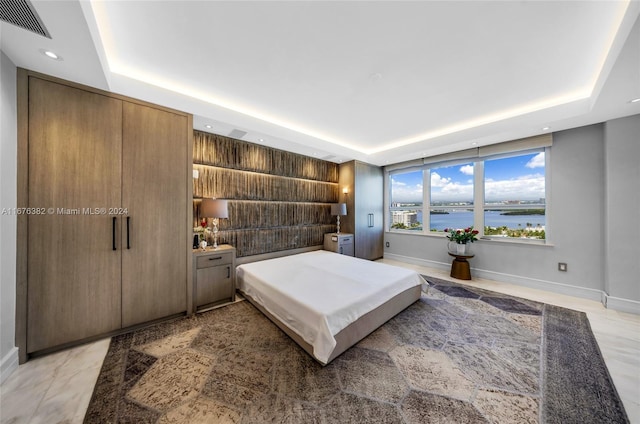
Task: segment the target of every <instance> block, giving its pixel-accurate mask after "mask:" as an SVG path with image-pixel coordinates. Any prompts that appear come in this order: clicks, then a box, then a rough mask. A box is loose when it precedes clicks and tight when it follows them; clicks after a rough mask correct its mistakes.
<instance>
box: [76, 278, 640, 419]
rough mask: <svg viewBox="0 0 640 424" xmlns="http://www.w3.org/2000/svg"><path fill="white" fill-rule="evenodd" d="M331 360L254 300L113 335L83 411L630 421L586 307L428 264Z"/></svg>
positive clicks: (92, 414) (90, 415)
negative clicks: (369, 328) (437, 272)
mask: <svg viewBox="0 0 640 424" xmlns="http://www.w3.org/2000/svg"><path fill="white" fill-rule="evenodd" d="M426 278H427V280H429V281H430V282H431V283H432V287H431V288H430V289H429V293H428V294H426V295H423V297H422V298H421V299H420V300H419V301H417V302H416V303H414V304H413V305H411V306H410V307H409V308H407V309H406V310H405V311H403V312H402V313H400V314H398V315H397V316H396V317H395V318H393V319H391V320H390V321H389V322H387V323H386V324H385V325H383V326H382V327H380V328H379V329H378V330H376V331H375V332H374V333H372V334H371V335H369V336H368V337H367V338H365V339H364V340H362V341H361V342H360V343H359V344H357V345H356V346H355V347H353V348H351V349H349V350H348V351H346V352H345V353H344V354H342V355H341V356H340V357H338V358H337V359H335V360H334V361H333V362H332V363H331V364H329V365H328V366H326V367H321V366H320V365H319V364H318V363H316V362H315V361H314V360H313V359H312V358H311V357H310V356H309V355H307V354H306V353H305V352H304V351H303V350H302V349H301V348H299V347H298V346H297V345H296V344H295V343H294V342H293V341H291V340H290V339H289V338H288V337H287V336H286V335H285V334H284V333H283V332H282V331H280V330H279V329H278V328H277V327H276V326H275V325H274V324H272V323H271V322H270V321H269V320H268V319H267V318H266V317H264V315H262V314H261V313H260V312H259V311H257V310H256V309H255V308H254V307H253V306H252V305H251V304H250V303H248V302H239V303H235V304H233V305H230V306H226V307H223V308H220V309H216V310H213V311H210V312H206V313H203V314H198V315H195V316H193V317H190V318H183V319H179V320H175V321H172V322H168V323H162V324H158V325H155V326H153V327H150V328H147V329H142V330H138V331H135V332H132V333H129V334H125V335H121V336H117V337H114V338H113V339H112V341H111V346H110V348H109V352H108V353H107V356H106V358H105V361H104V364H103V366H102V370H101V372H100V376H99V377H98V382H97V384H96V387H95V389H94V393H93V397H92V400H91V403H90V405H89V408H88V410H87V413H86V416H85V423H265V422H269V423H292V424H297V423H500V424H503V423H625V422H628V418H627V416H626V414H625V411H624V408H623V406H622V402H621V401H620V398H619V396H618V395H617V392H616V390H615V387H614V386H613V383H612V381H611V378H610V376H609V374H608V371H607V369H606V367H605V364H604V361H603V359H602V355H601V354H600V351H599V349H598V346H597V344H596V341H595V339H594V337H593V333H592V332H591V329H590V327H589V323H588V321H587V318H586V315H585V314H584V313H581V312H576V311H571V310H568V309H564V308H559V307H554V306H550V305H545V304H541V303H537V302H533V301H529V300H525V299H520V298H516V297H512V296H507V295H502V294H498V293H494V292H489V291H486V290H481V289H476V288H472V287H468V286H462V285H457V284H454V283H450V282H447V281H443V280H438V279H435V278H430V277H426Z"/></svg>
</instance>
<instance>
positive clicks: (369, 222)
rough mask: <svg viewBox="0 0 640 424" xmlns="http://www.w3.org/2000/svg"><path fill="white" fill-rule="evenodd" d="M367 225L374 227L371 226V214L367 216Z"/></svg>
mask: <svg viewBox="0 0 640 424" xmlns="http://www.w3.org/2000/svg"><path fill="white" fill-rule="evenodd" d="M367 224H368V226H369V227H373V225H374V224H373V214H372V213H370V214H368V215H367Z"/></svg>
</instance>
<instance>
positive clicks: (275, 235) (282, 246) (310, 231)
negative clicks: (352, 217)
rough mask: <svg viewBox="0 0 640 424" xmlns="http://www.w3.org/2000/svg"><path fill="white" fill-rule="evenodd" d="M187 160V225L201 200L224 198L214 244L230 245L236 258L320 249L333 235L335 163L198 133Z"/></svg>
mask: <svg viewBox="0 0 640 424" xmlns="http://www.w3.org/2000/svg"><path fill="white" fill-rule="evenodd" d="M193 158H194V162H195V164H194V169H196V170H198V171H199V178H197V179H194V180H193V196H194V202H193V225H194V227H195V226H197V225H198V223H199V222H200V203H201V199H202V198H205V197H213V198H221V199H227V200H228V205H229V218H228V219H221V220H220V224H219V226H218V227H219V229H220V233H219V235H218V243H219V244H220V243H229V244H231V245H233V246H235V247H236V249H237V257H244V256H252V255H261V254H265V253H270V252H278V251H284V250H290V249H298V248H305V247H310V246H318V245H320V246H321V245H322V244H323V237H324V234H325V233H328V232H331V231H335V225H332V224H333V223H334V222H335V217H333V216H331V204H332V203H336V202H338V199H339V186H338V179H337V169H338V167H337V165H336V164H334V163H331V162H326V161H323V160H319V159H315V158H310V157H307V156H302V155H298V154H295V153H290V152H283V151H281V150H277V149H272V148H269V147H265V146H259V145H255V144H252V143H247V142H243V141H240V140H234V139H231V138H228V137H223V136H217V135H213V134H207V133H202V132H199V131H194V148H193ZM209 241H211V239H210V240H209Z"/></svg>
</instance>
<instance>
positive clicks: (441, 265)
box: [384, 253, 451, 271]
mask: <svg viewBox="0 0 640 424" xmlns="http://www.w3.org/2000/svg"><path fill="white" fill-rule="evenodd" d="M384 258H385V259H391V260H394V261H398V262H406V263H408V264H412V265H419V266H426V267H429V268H437V269H442V270H444V271H446V270H448V269H450V268H451V264H450V263H445V262H437V261H430V260H427V259H420V258H412V257H411V256H403V255H396V254H395V253H385V254H384Z"/></svg>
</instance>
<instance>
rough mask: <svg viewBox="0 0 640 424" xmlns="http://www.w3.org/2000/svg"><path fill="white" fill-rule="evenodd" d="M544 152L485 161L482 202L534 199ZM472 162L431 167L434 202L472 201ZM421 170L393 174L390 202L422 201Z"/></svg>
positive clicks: (537, 195) (541, 176) (538, 194)
mask: <svg viewBox="0 0 640 424" xmlns="http://www.w3.org/2000/svg"><path fill="white" fill-rule="evenodd" d="M544 162H545V159H544V152H541V153H533V154H528V155H521V156H513V157H509V158H502V159H494V160H485V163H484V164H485V165H484V167H485V168H484V171H485V201H487V202H495V201H501V200H538V199H540V198H544V197H545V192H544V182H545V177H544ZM473 171H474V167H473V162H470V163H466V164H458V165H455V166H449V167H442V168H434V169H431V197H432V201H434V202H460V201H467V202H472V201H473ZM422 187H423V179H422V171H416V172H411V173H405V174H395V175H393V176H392V179H391V193H392V194H391V198H392V201H394V202H417V203H421V202H422Z"/></svg>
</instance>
